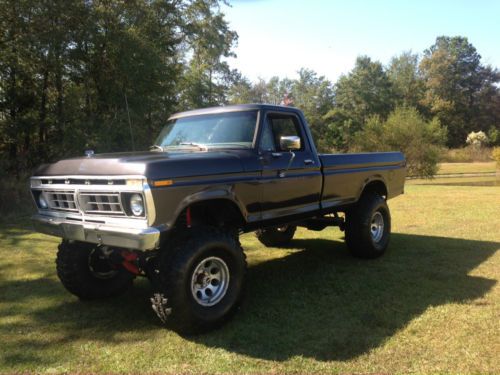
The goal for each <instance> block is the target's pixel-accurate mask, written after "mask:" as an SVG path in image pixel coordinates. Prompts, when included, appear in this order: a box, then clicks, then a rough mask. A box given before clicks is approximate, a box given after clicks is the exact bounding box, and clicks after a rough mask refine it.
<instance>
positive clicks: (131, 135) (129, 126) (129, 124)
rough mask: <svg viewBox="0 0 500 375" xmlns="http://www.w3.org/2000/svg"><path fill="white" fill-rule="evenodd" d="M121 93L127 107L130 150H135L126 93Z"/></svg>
mask: <svg viewBox="0 0 500 375" xmlns="http://www.w3.org/2000/svg"><path fill="white" fill-rule="evenodd" d="M123 95H124V96H125V106H126V107H127V117H128V128H129V131H130V141H131V142H132V151H135V142H134V133H132V122H131V121H130V111H129V109H128V100H127V93H126V92H124V93H123Z"/></svg>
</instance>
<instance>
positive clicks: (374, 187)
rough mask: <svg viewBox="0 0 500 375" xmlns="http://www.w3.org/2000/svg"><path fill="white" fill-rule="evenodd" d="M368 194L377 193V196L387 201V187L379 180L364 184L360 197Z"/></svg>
mask: <svg viewBox="0 0 500 375" xmlns="http://www.w3.org/2000/svg"><path fill="white" fill-rule="evenodd" d="M368 193H377V194H378V195H380V196H382V197H384V198H385V199H387V187H386V186H385V184H384V183H383V182H382V181H380V180H376V181H372V182H369V183H368V184H366V186H365V187H364V188H363V191H362V192H361V196H363V195H365V194H368Z"/></svg>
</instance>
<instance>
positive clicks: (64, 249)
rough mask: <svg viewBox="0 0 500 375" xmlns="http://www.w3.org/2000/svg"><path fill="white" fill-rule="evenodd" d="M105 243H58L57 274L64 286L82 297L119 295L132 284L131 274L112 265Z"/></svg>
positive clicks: (95, 297) (84, 298)
mask: <svg viewBox="0 0 500 375" xmlns="http://www.w3.org/2000/svg"><path fill="white" fill-rule="evenodd" d="M107 250H108V248H107V246H99V245H94V244H90V243H86V242H78V241H66V240H64V241H63V242H62V243H61V244H60V245H59V251H58V252H57V258H56V266H57V276H59V279H60V280H61V283H62V284H63V285H64V287H65V288H66V289H67V290H68V291H69V292H70V293H72V294H74V295H75V296H77V297H79V298H80V299H83V300H88V299H97V298H105V297H112V296H116V295H119V294H121V293H123V292H125V291H126V290H127V289H128V288H130V287H131V286H132V281H133V279H134V275H132V274H131V273H129V272H128V271H127V270H125V269H123V268H115V267H113V266H112V265H111V264H110V262H109V260H108V257H107Z"/></svg>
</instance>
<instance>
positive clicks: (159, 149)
mask: <svg viewBox="0 0 500 375" xmlns="http://www.w3.org/2000/svg"><path fill="white" fill-rule="evenodd" d="M156 150H158V151H165V149H164V148H163V147H161V146H158V145H152V146H151V147H149V151H156Z"/></svg>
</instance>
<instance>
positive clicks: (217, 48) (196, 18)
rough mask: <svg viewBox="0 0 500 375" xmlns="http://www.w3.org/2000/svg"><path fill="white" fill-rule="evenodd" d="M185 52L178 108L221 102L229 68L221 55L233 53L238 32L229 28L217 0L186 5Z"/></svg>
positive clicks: (229, 75) (195, 0) (199, 106)
mask: <svg viewBox="0 0 500 375" xmlns="http://www.w3.org/2000/svg"><path fill="white" fill-rule="evenodd" d="M186 18H187V20H186V26H185V32H184V35H183V37H184V39H185V41H186V43H185V51H184V52H185V54H186V55H191V58H190V61H189V63H188V64H187V66H186V69H185V72H184V79H183V85H182V95H181V108H182V109H192V108H201V107H207V106H213V105H220V104H223V103H225V102H226V100H227V91H228V87H229V84H230V83H231V80H232V74H231V73H232V72H231V70H230V69H229V65H228V64H227V62H226V61H225V60H223V58H228V57H234V56H235V54H234V53H233V52H232V48H233V46H234V45H235V43H236V42H237V39H238V34H236V32H234V31H232V30H230V29H229V25H228V23H227V21H226V20H225V19H224V14H223V13H222V12H221V11H220V8H219V1H217V0H194V1H193V2H192V3H191V4H189V5H188V6H187V8H186Z"/></svg>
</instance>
